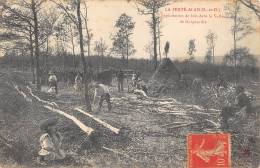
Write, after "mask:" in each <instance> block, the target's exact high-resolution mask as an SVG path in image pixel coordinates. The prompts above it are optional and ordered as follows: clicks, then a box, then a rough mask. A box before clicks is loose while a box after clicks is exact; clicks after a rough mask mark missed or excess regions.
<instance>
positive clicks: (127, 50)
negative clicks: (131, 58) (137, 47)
mask: <svg viewBox="0 0 260 168" xmlns="http://www.w3.org/2000/svg"><path fill="white" fill-rule="evenodd" d="M126 40H127V42H126V69H127V77H126V81H127V83H128V55H129V53H128V52H129V48H128V47H129V46H128V42H129V41H128V36H127V39H126Z"/></svg>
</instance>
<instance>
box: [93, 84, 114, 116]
mask: <svg viewBox="0 0 260 168" xmlns="http://www.w3.org/2000/svg"><path fill="white" fill-rule="evenodd" d="M93 86H94V87H95V88H97V95H98V96H100V97H101V98H100V101H99V106H98V109H97V110H100V109H101V107H102V104H103V101H104V100H106V102H107V108H108V111H111V109H112V106H111V102H110V92H109V88H108V87H107V86H105V85H103V84H99V83H97V82H95V83H93Z"/></svg>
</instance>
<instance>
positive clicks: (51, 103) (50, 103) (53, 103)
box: [26, 86, 59, 107]
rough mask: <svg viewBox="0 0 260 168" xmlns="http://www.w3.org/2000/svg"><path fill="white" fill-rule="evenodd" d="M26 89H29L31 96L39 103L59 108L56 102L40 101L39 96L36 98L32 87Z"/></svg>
mask: <svg viewBox="0 0 260 168" xmlns="http://www.w3.org/2000/svg"><path fill="white" fill-rule="evenodd" d="M26 87H27V89H29V91H30V94H31V95H32V96H33V97H35V98H36V99H37V100H38V101H40V102H43V103H46V104H49V105H52V106H53V105H54V106H56V107H59V106H58V105H57V104H56V103H55V102H48V101H45V100H42V99H40V98H39V97H38V96H36V95H34V94H33V92H32V89H31V88H30V87H28V86H26Z"/></svg>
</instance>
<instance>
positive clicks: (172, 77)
mask: <svg viewBox="0 0 260 168" xmlns="http://www.w3.org/2000/svg"><path fill="white" fill-rule="evenodd" d="M180 78H181V74H180V72H179V70H178V69H177V68H176V67H175V65H174V64H173V62H172V61H171V60H170V59H169V58H164V59H162V61H161V63H160V64H159V66H158V69H157V70H156V71H155V73H154V74H153V76H152V78H151V79H150V81H149V83H148V86H149V94H150V96H154V97H158V96H160V95H163V94H167V93H173V92H175V91H177V90H178V84H179V81H180Z"/></svg>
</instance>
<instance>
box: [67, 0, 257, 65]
mask: <svg viewBox="0 0 260 168" xmlns="http://www.w3.org/2000/svg"><path fill="white" fill-rule="evenodd" d="M225 4H226V0H213V1H209V0H207V1H206V0H201V1H191V0H183V1H181V2H171V3H170V5H168V6H166V7H163V8H161V10H160V11H159V15H161V16H162V17H163V22H162V25H163V28H162V35H163V36H162V37H161V53H162V57H164V55H163V50H164V45H165V43H166V41H169V42H170V49H169V54H168V57H169V58H171V59H179V60H183V59H185V58H188V57H189V56H188V55H187V52H188V47H189V45H188V44H189V40H191V39H195V45H196V52H195V53H194V56H195V59H196V57H197V59H199V57H204V56H205V53H206V51H207V48H208V45H207V41H206V38H205V36H206V35H207V33H208V31H209V30H211V31H212V32H214V33H215V34H216V35H217V41H216V47H215V56H223V55H224V54H226V53H227V52H228V51H229V50H230V49H231V48H232V47H233V40H232V39H233V36H232V34H231V32H230V29H231V26H232V24H233V20H232V19H228V18H215V17H214V14H215V15H217V16H219V15H225V11H224V5H225ZM87 6H88V18H89V28H90V29H92V33H93V34H94V37H93V41H92V44H94V42H95V41H97V40H99V39H100V38H101V37H102V38H103V39H104V40H105V42H106V44H107V45H108V46H109V48H111V47H112V41H111V39H110V35H111V34H115V33H116V32H117V29H116V28H115V27H114V26H115V23H116V20H117V19H118V18H119V16H120V15H121V14H123V13H126V14H127V15H129V16H131V17H132V20H133V21H134V22H135V28H134V30H133V34H132V36H131V40H132V42H133V43H134V47H135V49H136V50H137V52H136V53H135V55H133V56H131V58H144V59H149V54H148V53H147V52H145V51H144V48H145V45H147V44H148V43H149V42H151V41H152V35H151V33H150V28H149V27H148V24H147V23H146V20H149V19H150V18H151V16H147V15H140V14H138V11H137V8H136V6H135V4H134V3H133V2H130V3H127V2H126V1H123V0H102V1H101V0H99V1H98V0H90V1H88V2H87ZM174 8H186V10H188V9H189V8H192V9H193V10H194V8H196V9H197V8H199V9H200V11H176V9H174ZM203 8H204V9H206V10H211V9H212V10H214V9H217V10H218V12H216V11H203V12H202V10H203ZM169 9H170V11H169ZM242 10H243V13H242V14H243V15H246V16H251V17H252V25H253V26H254V27H255V28H256V29H257V30H259V28H260V25H259V23H260V22H259V21H258V20H257V18H256V16H255V15H254V13H253V12H251V11H250V10H248V9H247V8H245V7H243V8H242ZM168 14H169V15H183V16H185V15H186V14H187V15H189V17H167V18H166V17H165V16H167V15H168ZM209 14H210V15H211V16H213V17H212V18H209ZM191 15H193V16H194V15H197V16H198V17H192V18H191ZM199 15H206V16H207V18H200V17H199ZM181 20H183V21H184V23H180V21H181ZM202 20H203V22H207V23H197V24H192V23H185V21H189V22H190V21H193V22H194V21H202ZM237 45H238V46H246V47H248V48H249V49H250V52H251V54H254V55H260V36H259V31H258V32H255V33H253V34H250V35H248V36H247V37H246V38H244V39H243V40H242V41H239V42H238V43H237ZM93 46H94V45H92V52H93ZM68 50H69V49H68ZM76 52H77V53H79V46H77V49H76Z"/></svg>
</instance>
